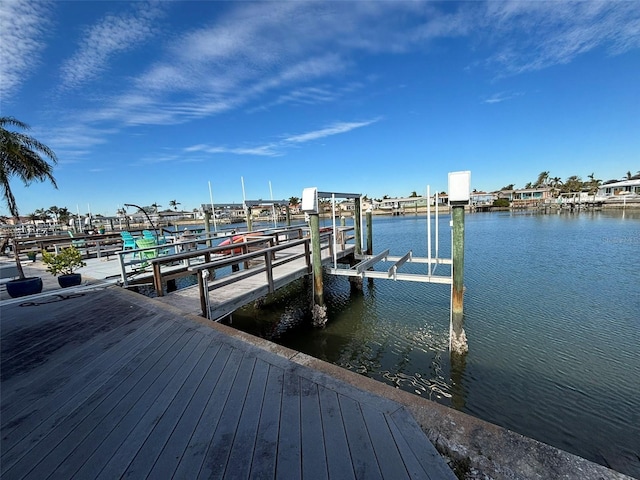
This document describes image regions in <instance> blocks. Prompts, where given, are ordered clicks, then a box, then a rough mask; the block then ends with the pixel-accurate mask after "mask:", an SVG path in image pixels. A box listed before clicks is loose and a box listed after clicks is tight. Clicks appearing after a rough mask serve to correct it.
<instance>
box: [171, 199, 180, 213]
mask: <svg viewBox="0 0 640 480" xmlns="http://www.w3.org/2000/svg"><path fill="white" fill-rule="evenodd" d="M178 205H180V202H178V201H177V200H170V201H169V208H171V207H173V209H174V210H176V211H177V210H178Z"/></svg>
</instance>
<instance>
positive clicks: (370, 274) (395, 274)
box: [317, 186, 453, 285]
mask: <svg viewBox="0 0 640 480" xmlns="http://www.w3.org/2000/svg"><path fill="white" fill-rule="evenodd" d="M317 195H318V198H323V199H327V198H330V199H331V209H332V217H333V236H332V238H333V252H334V258H333V266H332V268H329V269H327V270H326V271H327V272H328V273H330V274H331V275H341V276H347V277H361V278H381V279H391V280H401V281H410V282H423V283H440V284H449V285H451V284H453V276H452V272H451V273H450V274H449V275H436V274H435V271H436V269H437V267H438V265H451V264H452V259H450V258H440V257H439V249H438V246H439V238H438V237H439V232H438V201H437V194H436V195H435V196H434V198H435V216H434V219H433V220H432V219H431V202H430V200H431V194H430V187H429V186H427V257H416V256H414V255H413V251H412V250H409V251H408V252H407V253H405V254H404V255H402V256H393V255H390V254H389V249H386V250H384V251H382V252H380V253H378V254H375V255H362V254H356V255H355V257H356V260H359V262H358V263H356V264H355V265H353V266H351V267H350V268H341V267H339V265H338V259H337V254H336V252H337V251H338V250H337V247H338V245H337V241H338V226H337V225H336V216H337V215H336V199H344V198H353V199H358V200H359V201H360V202H361V201H362V196H361V195H359V194H349V193H333V192H318V193H317ZM362 217H363V215H362V209H360V218H358V219H354V221H359V224H360V225H362V224H363V218H362ZM432 222H435V237H434V238H435V242H434V243H435V252H434V255H432V252H433V251H434V248H433V245H432V240H431V237H432V232H431V224H432ZM360 231H362V229H360ZM363 249H364V235H360V251H362V250H363ZM379 262H393V263H392V265H391V266H389V268H388V269H387V270H386V271H376V270H373V266H374V265H375V264H377V263H379ZM405 263H423V264H426V265H427V273H426V274H415V273H402V272H399V271H398V270H399V269H400V268H401V267H402V266H403V265H404V264H405Z"/></svg>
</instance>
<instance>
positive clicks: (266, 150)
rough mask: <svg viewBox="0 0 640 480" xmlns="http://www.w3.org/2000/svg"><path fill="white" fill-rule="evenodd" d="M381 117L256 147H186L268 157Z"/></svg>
mask: <svg viewBox="0 0 640 480" xmlns="http://www.w3.org/2000/svg"><path fill="white" fill-rule="evenodd" d="M380 120H381V119H380V118H374V119H372V120H367V121H364V122H336V123H334V124H331V125H328V126H326V127H323V128H320V129H318V130H313V131H310V132H305V133H301V134H297V135H288V136H285V137H283V138H282V139H281V140H279V141H277V142H272V143H268V144H265V145H258V146H254V147H228V146H211V145H205V144H198V145H192V146H190V147H186V148H185V149H184V151H185V152H187V153H199V152H204V153H209V154H220V153H228V154H233V155H258V156H267V157H279V156H281V155H283V154H284V150H285V149H286V148H290V147H291V146H293V145H297V144H301V143H306V142H311V141H313V140H319V139H321V138H325V137H330V136H332V135H339V134H342V133H347V132H350V131H352V130H355V129H358V128H363V127H366V126H369V125H372V124H374V123H376V122H379V121H380Z"/></svg>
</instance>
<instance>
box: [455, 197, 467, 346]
mask: <svg viewBox="0 0 640 480" xmlns="http://www.w3.org/2000/svg"><path fill="white" fill-rule="evenodd" d="M451 218H452V221H453V247H452V248H453V251H452V262H453V265H452V269H453V270H452V276H453V284H452V287H451V351H452V352H455V353H460V354H462V353H465V352H467V351H468V350H469V347H468V345H467V338H466V335H465V333H464V324H463V316H464V298H463V297H464V205H454V206H453V208H452V211H451Z"/></svg>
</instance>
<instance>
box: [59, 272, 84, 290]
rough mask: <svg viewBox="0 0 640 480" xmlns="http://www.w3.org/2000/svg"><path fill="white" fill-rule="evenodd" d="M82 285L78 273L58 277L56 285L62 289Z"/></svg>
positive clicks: (80, 276)
mask: <svg viewBox="0 0 640 480" xmlns="http://www.w3.org/2000/svg"><path fill="white" fill-rule="evenodd" d="M81 283H82V275H81V274H79V273H70V274H67V275H60V276H59V277H58V284H59V285H60V286H61V287H62V288H67V287H75V286H76V285H80V284H81Z"/></svg>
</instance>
